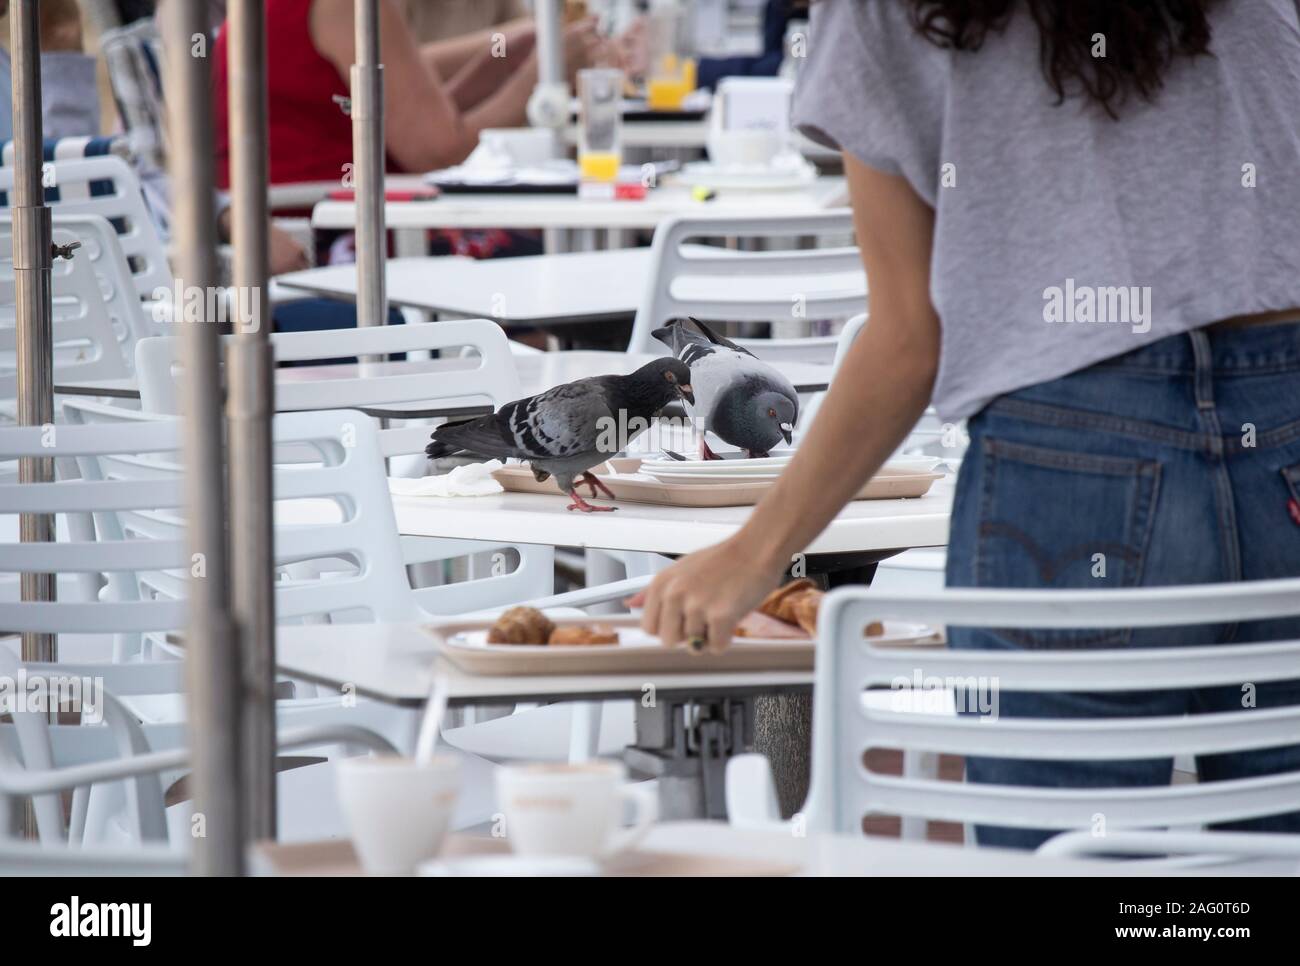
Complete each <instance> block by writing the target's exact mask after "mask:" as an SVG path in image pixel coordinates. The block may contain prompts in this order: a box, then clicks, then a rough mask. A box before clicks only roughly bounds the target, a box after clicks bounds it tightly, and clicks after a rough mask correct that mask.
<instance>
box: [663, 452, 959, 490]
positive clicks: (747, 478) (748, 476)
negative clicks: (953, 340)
mask: <svg viewBox="0 0 1300 966" xmlns="http://www.w3.org/2000/svg"><path fill="white" fill-rule="evenodd" d="M793 456H794V453H793V452H787V453H780V454H778V455H776V456H767V457H763V458H761V459H720V460H674V459H668V458H663V459H648V460H642V462H641V465H640V467H639V468H638V469H637V472H638V473H643V474H645V475H646V476H650V477H653V478H654V479H656V480H658V481H659V482H661V483H695V484H716V485H719V486H726V485H735V484H737V483H761V482H771V481H772V480H775V479H776V478H777V477H778V476H780V475H781V473H782V471H784V470H785V468H786V465H787V464H788V463H789V462H790V460H791V458H792V457H793ZM939 462H940V460H938V459H934V458H932V457H929V456H923V457H922V456H907V457H899V458H898V459H893V460H890V461H889V462H888V463H886V464H885V465H884V466H883V467H881V470H880V473H881V474H882V475H912V474H918V473H931V472H933V471H934V468H935V466H936V465H938V463H939Z"/></svg>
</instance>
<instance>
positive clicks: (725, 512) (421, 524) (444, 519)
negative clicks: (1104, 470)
mask: <svg viewBox="0 0 1300 966" xmlns="http://www.w3.org/2000/svg"><path fill="white" fill-rule="evenodd" d="M942 482H943V481H940V483H942ZM568 502H569V501H568V500H566V499H565V498H564V497H562V496H560V495H558V494H557V495H556V496H548V495H545V494H541V493H498V494H495V495H493V496H476V497H420V496H394V497H393V509H394V511H395V512H396V514H397V527H398V529H399V530H400V531H401V532H402V533H403V534H406V535H411V536H426V537H445V538H453V539H465V540H488V541H503V542H506V543H539V544H545V545H549V546H563V547H584V548H595V549H601V550H628V551H639V552H642V553H662V554H686V553H693V552H694V551H696V550H701V549H703V548H705V547H709V546H712V545H713V544H715V543H717V542H718V541H720V540H723V539H725V538H727V537H729V536H731V535H732V534H734V533H735V532H736V531H737V530H739V529H740V527H741V526H742V525H743V524H744V522H745V521H746V520H747V519H748V518H749V515H750V512H751V511H752V509H753V508H752V507H747V506H736V507H709V508H698V509H697V508H687V507H668V506H656V505H653V504H647V503H620V504H619V506H618V509H617V510H616V511H615V512H613V513H578V512H574V511H570V510H566V509H565V507H566V506H567V505H568ZM951 507H952V490H951V488H950V487H947V486H939V485H936V487H935V488H934V489H933V490H931V492H930V493H928V494H926V495H925V496H923V497H919V498H916V499H910V500H855V501H853V502H852V503H850V504H848V505H847V506H846V507H845V508H844V509H843V510H841V511H840V514H839V516H837V517H836V518H835V519H834V520H833V521H832V522H831V524H830V526H828V527H827V528H826V529H825V530H824V531H823V532H822V533H821V535H820V536H818V537H817V538H816V539H815V540H813V542H812V543H811V544H810V545H809V546H808V547H807V548H806V549H805V552H806V553H808V554H832V553H874V552H881V553H888V552H892V551H898V550H904V549H910V548H912V547H940V546H944V545H945V544H946V543H947V542H948V516H949V513H950V511H951Z"/></svg>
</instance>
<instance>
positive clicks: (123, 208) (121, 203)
mask: <svg viewBox="0 0 1300 966" xmlns="http://www.w3.org/2000/svg"><path fill="white" fill-rule="evenodd" d="M50 164H52V165H53V169H54V184H53V185H52V186H50V187H47V188H46V189H45V203H46V204H47V205H49V206H50V207H51V208H52V209H53V211H54V214H58V215H64V214H69V215H74V214H91V215H101V216H102V217H104V218H106V219H108V222H109V224H111V225H112V226H113V230H114V231H116V232H117V237H118V241H119V242H120V243H121V245H122V252H123V254H125V256H126V260H127V264H128V265H129V266H130V268H131V279H132V282H133V283H134V285H135V291H136V294H137V295H138V296H139V297H140V298H147V299H152V298H153V297H154V293H155V292H156V291H157V290H158V289H160V288H161V289H166V290H170V289H171V288H172V274H171V270H170V268H168V265H167V253H166V251H165V250H164V248H163V243H162V238H161V237H160V236H159V234H158V229H157V227H156V226H155V225H154V222H153V218H152V216H151V214H150V212H149V209H148V207H147V206H146V205H145V200H144V195H143V194H142V193H141V187H140V179H139V177H137V176H136V173H135V171H134V170H132V168H131V166H130V165H129V164H127V162H125V161H123V160H122V159H121V158H119V157H117V156H116V155H113V154H108V155H104V156H102V157H93V158H78V159H73V160H67V161H53V162H50ZM13 183H14V171H13V168H0V205H7V204H8V203H9V192H11V191H12V190H13Z"/></svg>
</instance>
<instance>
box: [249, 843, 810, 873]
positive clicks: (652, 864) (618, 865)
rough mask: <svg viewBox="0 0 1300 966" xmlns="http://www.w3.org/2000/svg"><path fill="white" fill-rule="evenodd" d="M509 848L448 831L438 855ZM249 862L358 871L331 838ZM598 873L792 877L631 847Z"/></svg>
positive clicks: (774, 866)
mask: <svg viewBox="0 0 1300 966" xmlns="http://www.w3.org/2000/svg"><path fill="white" fill-rule="evenodd" d="M509 853H510V846H509V845H508V844H507V843H506V842H505V841H504V840H502V839H492V838H483V837H479V836H472V835H463V834H453V835H449V836H447V841H446V844H445V845H443V847H442V852H441V853H440V854H439V856H438V857H439V858H440V859H466V858H471V857H477V856H489V855H508V854H509ZM253 854H254V860H255V862H256V863H257V864H258V865H259V866H261V868H262V870H264V871H267V872H270V873H271V874H272V875H306V876H337V875H361V874H362V873H361V864H360V863H359V862H358V861H357V855H356V852H355V851H353V848H352V843H351V842H349V841H346V840H341V839H333V840H328V841H319V842H295V843H292V844H280V843H278V842H259V843H257V844H256V845H255V846H254V847H253ZM602 871H603V874H604V875H610V876H631V875H652V876H659V875H701V876H710V875H727V876H731V875H736V876H777V875H794V874H795V873H797V872H798V871H799V869H798V868H797V867H795V866H792V865H781V864H779V863H776V862H762V861H759V860H757V859H747V858H739V857H732V856H720V855H697V854H693V853H685V852H682V853H677V852H643V851H641V850H639V849H631V850H629V851H627V852H624V853H623V854H622V855H620V856H618V857H617V858H615V859H612V860H610V861H609V862H607V863H606V864H605V866H604V868H603V870H602Z"/></svg>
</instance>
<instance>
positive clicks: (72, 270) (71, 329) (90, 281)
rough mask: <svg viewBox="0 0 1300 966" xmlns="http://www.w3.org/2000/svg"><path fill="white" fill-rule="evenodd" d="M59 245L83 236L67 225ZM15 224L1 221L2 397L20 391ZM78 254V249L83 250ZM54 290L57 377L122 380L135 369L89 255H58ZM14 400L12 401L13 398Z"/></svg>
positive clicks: (56, 233) (57, 237)
mask: <svg viewBox="0 0 1300 966" xmlns="http://www.w3.org/2000/svg"><path fill="white" fill-rule="evenodd" d="M53 238H54V242H55V243H56V244H60V245H62V244H67V243H68V242H71V241H74V240H76V239H77V238H78V236H77V235H76V234H75V233H74V232H73V231H71V230H70V229H68V228H66V227H64V226H63V225H56V226H55V227H54V230H53ZM12 250H13V236H12V227H11V224H10V222H9V219H8V218H7V217H6V218H4V219H2V220H0V259H3V261H2V262H0V267H3V268H4V269H7V271H3V272H0V400H14V399H15V398H16V396H17V385H18V370H17V355H16V351H17V342H18V331H17V326H16V321H15V319H16V291H15V281H14V274H13V270H12V264H13V260H12V255H11V252H12ZM78 254H79V253H78ZM50 275H51V283H52V285H51V287H52V289H53V293H54V302H53V312H52V314H51V324H52V333H53V339H52V343H53V346H52V347H53V353H54V372H55V376H56V379H57V380H60V381H77V380H83V379H84V380H91V379H121V378H124V377H126V376H129V375H130V374H131V369H132V363H131V362H128V360H127V355H126V351H127V350H126V343H127V342H128V335H127V333H120V334H119V332H118V331H117V330H115V329H114V326H113V323H112V320H111V319H110V317H109V313H108V311H107V309H106V306H105V299H104V296H103V293H102V291H101V287H100V283H99V279H98V278H97V277H96V274H95V269H94V267H93V266H92V265H91V263H90V261H89V260H88V259H85V258H80V257H74V258H72V259H56V260H55V261H54V264H53V266H52V267H51V269H50ZM11 404H12V403H11Z"/></svg>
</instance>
